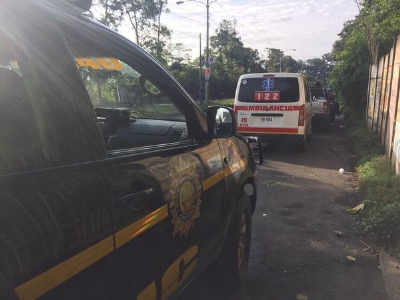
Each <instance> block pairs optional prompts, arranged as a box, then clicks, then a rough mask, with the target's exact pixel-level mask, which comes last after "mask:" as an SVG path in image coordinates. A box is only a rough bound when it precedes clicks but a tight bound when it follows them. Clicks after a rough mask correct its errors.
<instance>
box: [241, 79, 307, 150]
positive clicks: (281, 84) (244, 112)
mask: <svg viewBox="0 0 400 300" xmlns="http://www.w3.org/2000/svg"><path fill="white" fill-rule="evenodd" d="M234 110H235V112H236V114H237V116H238V122H239V129H238V130H239V132H240V133H242V134H243V135H246V136H259V137H260V138H261V140H262V141H263V142H266V143H276V142H278V141H279V140H284V141H285V142H290V143H293V144H294V145H295V146H296V148H297V150H298V151H300V152H304V151H306V145H307V142H308V140H309V139H310V138H311V135H312V127H311V114H312V111H311V110H312V108H311V96H310V88H309V85H308V83H307V80H306V79H305V78H304V76H303V75H302V74H299V73H255V74H244V75H242V76H240V78H239V81H238V84H237V88H236V95H235V101H234Z"/></svg>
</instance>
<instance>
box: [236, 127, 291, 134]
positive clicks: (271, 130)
mask: <svg viewBox="0 0 400 300" xmlns="http://www.w3.org/2000/svg"><path fill="white" fill-rule="evenodd" d="M238 132H239V133H241V132H243V133H294V134H297V133H298V128H257V127H247V128H246V127H239V128H238Z"/></svg>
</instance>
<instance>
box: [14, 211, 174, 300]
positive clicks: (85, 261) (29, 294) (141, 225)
mask: <svg viewBox="0 0 400 300" xmlns="http://www.w3.org/2000/svg"><path fill="white" fill-rule="evenodd" d="M167 217H168V206H167V205H164V206H162V207H161V208H159V209H157V210H155V211H153V212H152V213H150V214H149V215H147V216H145V217H144V218H142V219H140V220H138V221H136V222H134V223H133V224H131V225H129V226H127V227H125V228H124V229H122V230H120V231H118V232H117V233H116V235H115V239H116V248H119V247H121V246H123V245H124V244H126V243H127V242H129V241H131V240H132V239H134V238H135V237H137V236H138V235H140V234H142V233H143V232H145V231H146V230H148V229H150V228H151V227H153V226H154V225H156V224H157V223H159V222H161V221H162V220H164V219H165V218H167ZM113 250H114V241H113V236H109V237H107V238H105V239H104V240H102V241H100V242H98V243H97V244H94V245H93V246H91V247H89V248H87V249H85V250H83V251H82V252H80V253H78V254H76V255H75V256H73V257H71V258H69V259H67V260H65V261H63V262H62V263H60V264H58V265H57V266H55V267H53V268H51V269H49V270H47V271H45V272H44V273H42V274H40V275H38V276H36V277H34V278H32V279H31V280H29V281H27V282H25V283H23V284H21V285H20V286H18V287H16V288H15V289H14V291H15V293H16V294H17V296H18V297H19V298H20V299H21V300H34V299H37V298H38V297H40V296H42V295H44V294H45V293H47V292H48V291H50V290H52V289H53V288H55V287H56V286H58V285H60V284H61V283H63V282H64V281H67V280H68V279H70V278H71V277H72V276H74V275H76V274H78V273H79V272H81V271H83V270H84V269H86V268H88V267H90V266H91V265H93V264H94V263H96V262H97V261H99V260H100V259H102V258H104V257H105V256H106V255H108V254H110V253H111V252H112V251H113Z"/></svg>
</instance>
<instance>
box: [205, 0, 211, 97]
mask: <svg viewBox="0 0 400 300" xmlns="http://www.w3.org/2000/svg"><path fill="white" fill-rule="evenodd" d="M206 7H207V36H206V51H207V53H206V68H209V67H210V48H209V47H210V45H209V31H210V1H209V0H207V4H206ZM209 97H210V81H209V79H208V78H206V79H205V103H206V104H207V103H208V100H209Z"/></svg>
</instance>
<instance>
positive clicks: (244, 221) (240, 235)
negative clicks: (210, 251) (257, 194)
mask: <svg viewBox="0 0 400 300" xmlns="http://www.w3.org/2000/svg"><path fill="white" fill-rule="evenodd" d="M250 242H251V204H250V199H249V196H247V194H246V193H245V192H244V191H241V192H240V194H239V197H238V202H237V204H236V208H235V211H234V213H233V216H232V221H231V224H230V227H229V231H228V235H227V237H226V240H225V243H224V246H223V248H222V251H221V254H220V256H219V259H218V261H217V265H218V270H217V271H218V272H217V276H218V282H220V283H221V284H222V285H223V286H227V287H234V286H239V285H240V283H241V282H242V281H243V279H244V278H245V276H246V272H247V266H248V263H249V257H250Z"/></svg>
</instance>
